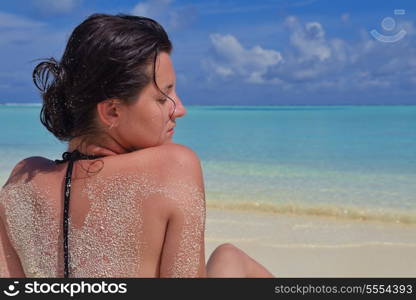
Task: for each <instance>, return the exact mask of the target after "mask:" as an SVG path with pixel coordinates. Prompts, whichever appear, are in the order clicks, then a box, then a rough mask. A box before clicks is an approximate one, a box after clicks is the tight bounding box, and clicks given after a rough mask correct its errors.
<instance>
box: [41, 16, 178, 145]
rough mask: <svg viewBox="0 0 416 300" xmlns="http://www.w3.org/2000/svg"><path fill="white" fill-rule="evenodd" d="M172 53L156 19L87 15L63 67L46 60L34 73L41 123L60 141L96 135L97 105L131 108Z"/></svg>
mask: <svg viewBox="0 0 416 300" xmlns="http://www.w3.org/2000/svg"><path fill="white" fill-rule="evenodd" d="M171 50H172V44H171V42H170V40H169V38H168V35H167V33H166V32H165V30H164V29H163V27H162V26H161V25H160V24H158V23H157V22H156V21H154V20H152V19H149V18H145V17H138V16H130V15H124V14H119V15H107V14H93V15H91V16H89V17H88V18H87V19H86V20H85V21H83V22H82V23H81V24H80V25H78V26H77V27H76V28H75V29H74V31H73V32H72V34H71V36H70V37H69V40H68V43H67V46H66V49H65V52H64V54H63V56H62V59H61V61H60V62H58V61H56V60H55V59H54V58H49V59H45V60H43V61H42V62H41V63H39V64H38V65H37V66H36V67H35V69H34V71H33V81H34V83H35V85H36V87H37V88H38V89H39V90H40V92H41V96H42V98H43V106H42V109H41V113H40V120H41V122H42V124H43V125H44V126H45V127H46V128H47V129H48V130H49V131H50V132H51V133H52V134H54V135H55V136H56V137H57V138H58V139H59V140H61V141H68V140H71V139H72V138H74V137H78V136H85V135H87V134H95V133H96V126H95V125H96V124H95V122H94V118H95V107H96V105H97V104H98V103H99V102H101V101H104V100H106V99H111V98H118V99H121V100H122V101H124V102H125V103H126V104H131V103H133V102H134V101H135V100H136V99H137V97H138V95H139V94H140V92H141V90H142V89H143V88H144V87H145V86H146V85H147V84H149V83H150V82H151V80H153V82H154V83H155V85H156V87H157V88H158V86H157V84H156V74H155V70H156V60H157V56H158V54H159V53H160V52H167V53H170V52H171ZM152 64H153V68H152V69H153V74H151V73H152V71H149V70H151V68H149V66H151V65H152ZM51 75H52V76H51ZM158 89H159V88H158ZM159 91H160V89H159ZM160 92H162V91H160ZM162 93H163V92H162ZM164 96H166V95H164ZM167 98H169V97H167ZM169 99H170V98H169ZM170 100H172V99H170ZM172 101H173V100H172ZM173 103H175V102H174V101H173Z"/></svg>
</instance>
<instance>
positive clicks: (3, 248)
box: [0, 192, 25, 277]
mask: <svg viewBox="0 0 416 300" xmlns="http://www.w3.org/2000/svg"><path fill="white" fill-rule="evenodd" d="M0 193H1V192H0ZM0 197H1V195H0ZM0 277H25V273H24V271H23V268H22V265H21V263H20V259H19V256H18V255H17V253H16V251H15V250H14V248H13V246H12V244H11V243H10V240H9V238H8V236H7V232H6V227H5V225H4V223H3V220H2V218H1V214H0Z"/></svg>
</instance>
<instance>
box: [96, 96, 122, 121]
mask: <svg viewBox="0 0 416 300" xmlns="http://www.w3.org/2000/svg"><path fill="white" fill-rule="evenodd" d="M119 104H120V100H118V99H108V100H104V101H101V102H100V103H98V104H97V116H98V121H99V122H100V123H101V124H102V125H103V126H105V127H108V128H112V127H114V126H116V125H117V124H118V123H119V119H120V116H121V109H120V105H119Z"/></svg>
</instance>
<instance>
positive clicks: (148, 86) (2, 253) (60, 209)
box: [0, 14, 271, 277]
mask: <svg viewBox="0 0 416 300" xmlns="http://www.w3.org/2000/svg"><path fill="white" fill-rule="evenodd" d="M171 48H172V46H171V43H170V41H169V39H168V36H167V34H166V32H165V31H164V30H163V28H162V27H161V26H160V25H159V24H158V23H156V22H155V21H153V20H151V19H148V18H144V17H135V16H128V15H118V16H111V15H103V14H95V15H92V16H90V17H89V18H87V19H86V20H85V21H84V22H83V23H81V24H80V25H79V26H78V27H76V28H75V30H74V32H73V33H72V35H71V36H70V38H69V41H68V44H67V47H66V49H65V52H64V55H63V57H62V59H61V61H60V63H58V62H57V61H55V60H54V59H49V60H45V61H43V62H41V63H40V64H38V65H37V66H36V67H35V70H34V72H33V76H34V82H35V84H36V86H37V87H38V88H39V89H40V91H41V94H42V97H43V107H42V110H41V122H42V123H43V124H44V125H45V126H46V128H47V129H48V130H49V131H50V132H52V133H53V134H54V135H55V136H56V137H57V138H58V139H60V140H61V141H68V150H67V152H66V153H64V155H63V159H62V160H56V161H51V160H48V159H46V158H43V157H30V158H27V159H25V160H23V161H21V162H20V163H18V164H17V165H16V166H15V168H14V169H13V171H12V173H11V175H10V177H9V179H8V181H7V182H6V184H5V186H4V187H3V189H2V191H1V194H0V275H1V277H25V276H27V277H61V276H64V277H206V276H208V277H268V276H271V274H270V273H269V272H268V271H267V270H266V269H265V268H264V267H263V266H261V265H260V264H258V263H257V262H256V261H254V260H253V259H251V258H250V257H249V256H247V255H246V254H245V253H244V252H243V251H241V250H239V249H238V248H236V247H234V246H233V245H231V244H223V245H220V246H219V247H218V248H216V250H215V251H214V252H213V253H212V255H211V257H210V258H209V260H208V263H207V265H205V256H204V230H205V198H204V184H203V177H202V171H201V165H200V161H199V159H198V157H197V155H196V154H195V153H194V152H193V151H192V150H191V149H189V148H187V147H185V146H181V145H178V144H174V143H172V136H173V134H174V128H175V124H176V118H180V117H182V116H184V115H185V114H186V109H185V108H184V106H183V105H182V102H181V100H180V99H179V97H178V96H177V95H176V92H175V72H174V69H173V66H172V62H171V59H170V55H169V54H170V52H171Z"/></svg>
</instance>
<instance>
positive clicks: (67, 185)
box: [55, 150, 103, 278]
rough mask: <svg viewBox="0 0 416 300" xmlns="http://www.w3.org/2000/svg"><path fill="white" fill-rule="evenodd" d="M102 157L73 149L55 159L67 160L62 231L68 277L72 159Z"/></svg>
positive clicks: (66, 276)
mask: <svg viewBox="0 0 416 300" xmlns="http://www.w3.org/2000/svg"><path fill="white" fill-rule="evenodd" d="M100 157H103V155H85V154H82V153H81V152H79V151H78V150H74V151H73V152H64V153H63V154H62V159H56V160H55V163H57V164H60V163H64V162H66V161H68V168H67V169H66V175H65V192H64V218H63V220H64V221H63V232H64V264H65V265H64V277H65V278H68V277H69V267H68V265H69V258H68V215H69V199H70V196H71V176H72V168H73V166H74V161H76V160H80V159H96V158H100Z"/></svg>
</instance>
